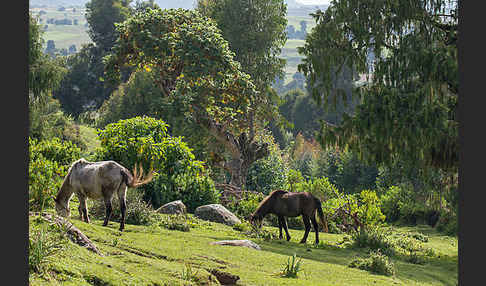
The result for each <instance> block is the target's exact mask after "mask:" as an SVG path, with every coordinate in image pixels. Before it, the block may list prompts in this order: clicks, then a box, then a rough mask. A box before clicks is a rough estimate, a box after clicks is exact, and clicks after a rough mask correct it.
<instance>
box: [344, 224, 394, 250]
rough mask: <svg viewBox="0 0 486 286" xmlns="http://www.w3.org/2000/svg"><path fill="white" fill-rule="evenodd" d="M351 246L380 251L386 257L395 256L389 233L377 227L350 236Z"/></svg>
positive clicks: (361, 230)
mask: <svg viewBox="0 0 486 286" xmlns="http://www.w3.org/2000/svg"><path fill="white" fill-rule="evenodd" d="M351 238H352V240H353V244H352V245H353V246H354V247H358V248H369V249H371V250H380V251H381V252H382V253H384V254H386V255H393V254H395V248H394V243H393V240H392V238H391V232H390V231H387V230H385V229H383V228H379V227H369V228H366V229H363V228H362V229H360V230H359V231H357V232H353V233H352V235H351Z"/></svg>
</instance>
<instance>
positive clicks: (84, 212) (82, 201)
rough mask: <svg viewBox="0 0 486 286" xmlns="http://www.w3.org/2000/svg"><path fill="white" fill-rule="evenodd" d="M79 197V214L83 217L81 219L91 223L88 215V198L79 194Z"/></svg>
mask: <svg viewBox="0 0 486 286" xmlns="http://www.w3.org/2000/svg"><path fill="white" fill-rule="evenodd" d="M78 199H79V207H78V211H79V216H80V217H81V220H83V221H85V222H87V223H89V222H90V220H89V216H88V206H87V204H86V200H87V198H86V197H85V196H82V195H78Z"/></svg>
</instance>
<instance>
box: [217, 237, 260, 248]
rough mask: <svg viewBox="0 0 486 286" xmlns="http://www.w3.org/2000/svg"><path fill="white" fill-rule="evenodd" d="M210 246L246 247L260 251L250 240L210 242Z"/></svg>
mask: <svg viewBox="0 0 486 286" xmlns="http://www.w3.org/2000/svg"><path fill="white" fill-rule="evenodd" d="M211 244H216V245H231V246H243V247H248V248H253V249H256V250H261V248H260V246H259V245H258V244H256V243H254V242H253V241H251V240H248V239H239V240H221V241H215V242H211Z"/></svg>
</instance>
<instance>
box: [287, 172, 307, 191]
mask: <svg viewBox="0 0 486 286" xmlns="http://www.w3.org/2000/svg"><path fill="white" fill-rule="evenodd" d="M303 181H304V177H303V176H302V173H301V172H300V171H298V170H294V169H290V170H289V172H288V174H287V184H288V188H287V189H289V190H290V191H291V192H294V191H295V188H296V184H298V183H301V182H303Z"/></svg>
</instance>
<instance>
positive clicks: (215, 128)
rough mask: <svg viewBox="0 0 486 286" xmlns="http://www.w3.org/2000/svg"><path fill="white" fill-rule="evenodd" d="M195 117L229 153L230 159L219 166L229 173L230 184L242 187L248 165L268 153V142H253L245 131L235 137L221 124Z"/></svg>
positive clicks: (244, 182)
mask: <svg viewBox="0 0 486 286" xmlns="http://www.w3.org/2000/svg"><path fill="white" fill-rule="evenodd" d="M196 118H197V119H196V122H197V123H198V124H200V125H201V126H203V127H204V128H206V129H207V130H208V131H209V133H210V134H211V135H212V136H213V137H214V138H216V140H217V141H218V142H219V143H221V144H222V145H223V146H224V149H225V151H226V152H228V153H229V154H230V156H231V159H230V160H229V161H225V162H223V163H222V164H220V167H222V168H224V169H225V170H226V171H228V172H229V173H230V174H231V180H230V184H231V185H234V186H236V187H239V188H241V187H244V186H245V184H246V175H247V174H248V169H249V168H250V165H251V164H252V163H253V162H255V161H256V160H258V159H260V158H264V157H266V156H267V155H268V153H269V151H268V144H267V143H264V144H259V143H257V142H255V141H254V138H252V137H250V138H248V137H247V135H246V133H245V132H243V133H241V134H240V136H238V137H235V136H234V135H233V134H232V133H230V132H229V131H228V130H227V128H226V127H225V126H224V125H223V124H220V123H217V122H215V121H214V120H211V119H208V118H202V117H200V116H196Z"/></svg>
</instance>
